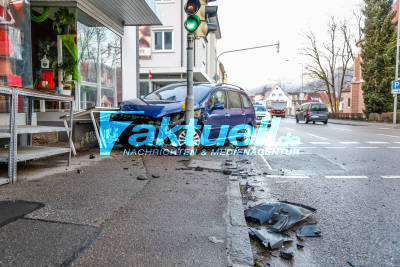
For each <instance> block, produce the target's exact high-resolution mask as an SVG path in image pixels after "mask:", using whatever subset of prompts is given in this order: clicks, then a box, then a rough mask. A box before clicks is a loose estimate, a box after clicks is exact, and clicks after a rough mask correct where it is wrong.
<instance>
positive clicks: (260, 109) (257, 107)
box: [254, 106, 267, 111]
mask: <svg viewBox="0 0 400 267" xmlns="http://www.w3.org/2000/svg"><path fill="white" fill-rule="evenodd" d="M254 110H255V111H267V109H266V108H265V107H264V106H254Z"/></svg>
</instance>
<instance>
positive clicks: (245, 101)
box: [240, 94, 265, 109]
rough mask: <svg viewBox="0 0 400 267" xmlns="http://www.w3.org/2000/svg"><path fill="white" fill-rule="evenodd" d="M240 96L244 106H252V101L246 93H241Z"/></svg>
mask: <svg viewBox="0 0 400 267" xmlns="http://www.w3.org/2000/svg"><path fill="white" fill-rule="evenodd" d="M240 96H241V97H242V102H243V107H244V108H251V103H250V101H249V99H248V98H247V96H246V95H244V94H240ZM264 109H265V108H264Z"/></svg>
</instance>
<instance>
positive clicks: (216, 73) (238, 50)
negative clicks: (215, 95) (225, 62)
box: [214, 41, 281, 83]
mask: <svg viewBox="0 0 400 267" xmlns="http://www.w3.org/2000/svg"><path fill="white" fill-rule="evenodd" d="M271 46H276V48H277V53H279V49H280V46H281V44H280V42H279V41H278V42H277V43H276V44H270V45H261V46H254V47H248V48H242V49H235V50H229V51H224V52H222V53H221V54H219V55H218V56H217V57H216V58H215V76H214V80H215V82H216V83H217V82H218V81H219V76H218V60H219V58H220V57H221V56H223V55H225V54H229V53H234V52H242V51H247V50H254V49H260V48H265V47H271Z"/></svg>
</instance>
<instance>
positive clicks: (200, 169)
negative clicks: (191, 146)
mask: <svg viewBox="0 0 400 267" xmlns="http://www.w3.org/2000/svg"><path fill="white" fill-rule="evenodd" d="M194 170H195V171H196V172H202V171H204V168H202V167H196V168H195V169H194Z"/></svg>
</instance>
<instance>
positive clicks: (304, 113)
mask: <svg viewBox="0 0 400 267" xmlns="http://www.w3.org/2000/svg"><path fill="white" fill-rule="evenodd" d="M300 121H304V122H305V123H309V122H311V121H312V122H313V123H315V122H323V123H324V124H327V123H328V107H327V105H326V104H325V103H319V102H311V103H305V104H302V105H301V106H300V108H299V109H297V111H296V122H297V123H299V122H300Z"/></svg>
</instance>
